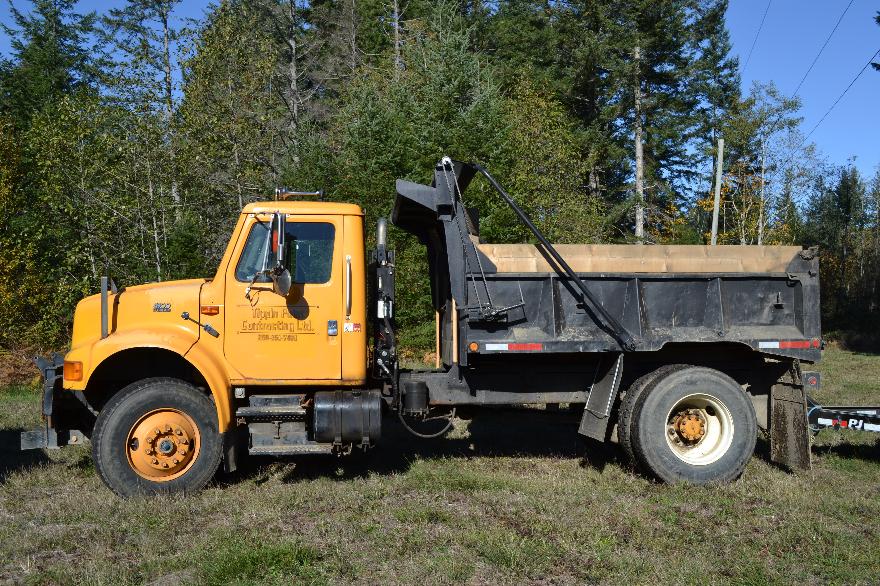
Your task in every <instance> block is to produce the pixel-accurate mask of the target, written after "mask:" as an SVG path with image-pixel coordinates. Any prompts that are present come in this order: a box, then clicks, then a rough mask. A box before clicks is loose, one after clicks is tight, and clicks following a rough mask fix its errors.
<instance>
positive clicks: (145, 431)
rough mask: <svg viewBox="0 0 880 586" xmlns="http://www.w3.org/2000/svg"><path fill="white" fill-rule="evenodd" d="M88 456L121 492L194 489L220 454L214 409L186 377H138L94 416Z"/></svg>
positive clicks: (207, 476) (202, 482)
mask: <svg viewBox="0 0 880 586" xmlns="http://www.w3.org/2000/svg"><path fill="white" fill-rule="evenodd" d="M92 454H93V456H94V460H95V467H96V468H97V470H98V474H99V475H100V476H101V479H102V480H103V481H104V482H105V483H106V484H107V486H109V487H110V489H111V490H113V492H115V493H116V494H118V495H120V496H130V495H135V494H154V493H160V492H164V493H171V492H192V491H197V490H199V489H201V488H203V487H204V486H205V485H206V484H207V483H208V482H209V481H210V480H211V478H212V477H213V476H214V473H215V472H216V471H217V467H218V466H219V464H220V458H221V456H222V440H221V437H220V434H219V433H218V431H217V414H216V410H215V408H214V405H213V403H212V402H211V400H210V399H209V398H208V397H206V396H205V395H204V394H202V393H201V392H200V391H199V390H198V389H196V388H195V387H193V386H192V385H190V384H188V383H186V382H184V381H181V380H177V379H169V378H153V379H146V380H143V381H138V382H136V383H133V384H131V385H129V386H128V387H126V388H125V389H123V390H122V391H120V392H119V394H117V395H116V396H114V397H113V398H112V399H111V400H110V402H109V403H108V404H107V405H106V406H105V407H104V409H103V410H102V411H101V413H100V414H99V415H98V419H97V421H96V422H95V431H94V433H93V435H92Z"/></svg>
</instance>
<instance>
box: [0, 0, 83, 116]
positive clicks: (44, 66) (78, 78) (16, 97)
mask: <svg viewBox="0 0 880 586" xmlns="http://www.w3.org/2000/svg"><path fill="white" fill-rule="evenodd" d="M75 5H76V2H75V0H35V1H34V2H33V8H32V10H31V11H30V12H29V13H27V14H25V13H23V12H21V11H20V10H19V9H18V8H16V7H15V6H14V5H12V4H10V12H11V13H12V20H13V22H14V23H15V24H14V26H8V25H6V24H3V25H0V26H2V27H3V31H4V32H5V33H6V34H7V35H9V37H10V39H11V45H12V59H11V60H7V61H5V62H3V63H2V65H0V113H2V114H3V115H5V116H7V118H8V119H10V120H12V121H13V122H14V123H15V124H16V126H18V127H19V128H26V127H27V126H28V124H29V123H30V120H31V118H32V117H33V115H34V114H35V113H37V112H39V111H40V110H42V109H43V108H44V107H45V106H46V105H47V104H50V103H52V102H53V101H55V100H57V99H58V98H59V97H60V96H62V95H65V94H70V93H73V92H74V91H77V90H86V89H92V88H93V87H94V83H95V80H96V78H97V76H98V71H97V70H96V63H95V61H94V59H92V57H91V53H90V51H89V50H88V49H87V47H86V44H87V41H88V40H89V36H90V35H91V34H92V33H93V32H94V24H95V19H96V16H95V14H94V13H90V14H86V15H80V14H77V13H75V12H74V6H75Z"/></svg>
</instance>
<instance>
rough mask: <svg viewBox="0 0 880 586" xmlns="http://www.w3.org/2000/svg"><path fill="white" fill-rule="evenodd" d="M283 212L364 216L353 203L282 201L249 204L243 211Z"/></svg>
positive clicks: (247, 212)
mask: <svg viewBox="0 0 880 586" xmlns="http://www.w3.org/2000/svg"><path fill="white" fill-rule="evenodd" d="M274 212H282V213H285V214H299V215H336V216H363V215H364V210H362V209H361V206H359V205H357V204H353V203H339V202H335V201H310V200H305V201H303V200H295V201H290V200H281V201H262V202H255V203H249V204H247V205H246V206H244V209H242V210H241V213H242V214H271V213H274Z"/></svg>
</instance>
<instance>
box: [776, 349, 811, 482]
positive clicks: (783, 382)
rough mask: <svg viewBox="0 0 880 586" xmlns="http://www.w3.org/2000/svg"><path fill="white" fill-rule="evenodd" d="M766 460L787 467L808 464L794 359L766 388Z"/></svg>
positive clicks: (800, 384)
mask: <svg viewBox="0 0 880 586" xmlns="http://www.w3.org/2000/svg"><path fill="white" fill-rule="evenodd" d="M770 460H771V461H772V462H774V463H776V464H780V465H782V466H785V467H786V468H789V469H790V470H810V469H811V468H812V465H811V462H810V432H809V426H808V425H807V394H806V391H805V390H804V386H803V382H802V380H801V372H800V365H799V364H797V363H794V364H793V365H792V367H791V369H790V370H789V371H788V372H787V373H786V374H785V375H784V376H783V377H782V378H780V380H779V381H777V383H776V384H774V385H773V387H772V389H771V391H770Z"/></svg>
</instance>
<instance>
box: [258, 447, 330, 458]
mask: <svg viewBox="0 0 880 586" xmlns="http://www.w3.org/2000/svg"><path fill="white" fill-rule="evenodd" d="M248 453H249V454H250V455H252V456H298V455H301V454H332V453H333V444H289V445H277V446H253V447H251V448H250V449H248Z"/></svg>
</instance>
